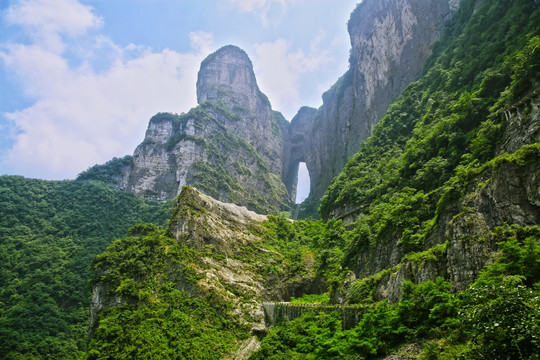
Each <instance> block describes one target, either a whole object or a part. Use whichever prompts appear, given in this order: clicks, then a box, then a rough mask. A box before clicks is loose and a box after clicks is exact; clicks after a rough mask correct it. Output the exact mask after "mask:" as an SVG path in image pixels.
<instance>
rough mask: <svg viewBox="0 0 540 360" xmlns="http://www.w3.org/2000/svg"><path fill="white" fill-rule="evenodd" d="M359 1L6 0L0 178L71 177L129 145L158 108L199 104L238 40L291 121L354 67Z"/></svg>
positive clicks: (0, 40)
mask: <svg viewBox="0 0 540 360" xmlns="http://www.w3.org/2000/svg"><path fill="white" fill-rule="evenodd" d="M357 2H359V1H358V0H0V175H3V174H10V175H22V176H25V177H31V178H40V179H49V180H60V179H73V178H75V177H76V176H77V174H78V173H80V172H81V171H84V170H86V169H88V168H89V167H90V166H92V165H94V164H101V163H104V162H106V161H108V160H110V159H112V158H113V157H122V156H124V155H130V154H133V151H134V150H135V147H136V146H137V145H138V144H139V143H140V142H141V141H142V140H143V139H144V134H145V131H146V128H147V125H148V120H149V119H150V118H151V117H152V115H154V114H156V113H157V112H172V113H178V114H181V113H183V112H187V111H189V109H191V108H193V107H195V106H196V105H197V102H196V89H195V84H196V80H197V72H198V71H199V67H200V63H201V61H202V60H203V59H204V58H205V57H206V56H208V55H209V54H211V53H212V52H214V51H216V50H217V49H219V48H221V47H222V46H225V45H228V44H233V45H236V46H239V47H240V48H242V49H244V50H245V51H246V52H247V54H248V55H249V57H250V59H251V61H252V63H253V66H254V71H255V75H256V78H257V82H258V85H259V88H260V89H261V91H262V92H263V93H265V94H266V95H267V96H268V98H269V99H270V102H271V103H272V108H273V109H274V110H277V111H281V112H282V113H283V114H284V116H285V117H286V118H287V119H288V120H291V119H292V117H293V116H294V115H295V114H296V112H297V111H298V109H299V108H300V107H301V106H304V105H307V106H312V107H319V106H320V105H321V104H322V100H321V95H322V93H323V92H324V91H326V90H328V89H329V88H330V87H331V86H332V85H333V84H334V83H335V82H336V81H337V79H338V78H339V77H340V76H341V75H343V73H345V71H346V70H347V68H348V57H349V49H350V41H349V36H348V34H347V25H346V24H347V20H348V19H349V15H350V13H351V12H352V10H353V9H354V8H355V6H356V3H357Z"/></svg>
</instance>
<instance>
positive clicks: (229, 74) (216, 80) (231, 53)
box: [197, 45, 285, 175]
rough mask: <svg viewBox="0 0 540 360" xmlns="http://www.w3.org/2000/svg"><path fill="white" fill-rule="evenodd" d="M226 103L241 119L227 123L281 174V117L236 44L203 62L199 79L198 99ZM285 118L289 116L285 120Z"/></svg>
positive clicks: (198, 100) (275, 171)
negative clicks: (262, 90) (276, 112)
mask: <svg viewBox="0 0 540 360" xmlns="http://www.w3.org/2000/svg"><path fill="white" fill-rule="evenodd" d="M206 101H215V102H222V103H223V104H225V106H226V107H227V108H228V109H229V110H230V111H231V112H232V113H233V114H235V115H237V116H238V117H239V118H240V121H232V122H231V121H230V122H227V123H224V125H225V126H226V127H227V128H228V129H229V130H230V131H231V132H232V133H234V134H235V135H237V136H239V137H241V138H243V139H245V140H247V141H248V142H249V143H250V144H252V145H253V146H254V147H255V149H257V151H258V152H259V153H260V155H261V156H262V157H263V159H264V160H265V162H266V163H267V165H268V167H269V169H270V171H271V172H272V173H274V174H278V175H281V166H282V164H281V163H282V161H281V148H282V146H283V140H282V135H281V131H280V130H281V129H280V127H279V119H276V118H275V117H276V116H278V117H279V115H276V114H275V113H274V112H273V111H272V107H271V105H270V102H269V101H268V98H267V97H266V96H265V95H264V94H263V93H262V92H261V91H260V90H259V87H258V85H257V81H256V79H255V74H254V73H253V65H252V64H251V60H249V57H248V56H247V54H246V53H245V52H244V51H243V50H241V49H240V48H238V47H236V46H232V45H229V46H225V47H223V48H221V49H219V50H218V51H216V52H215V53H213V54H211V55H210V56H208V57H207V58H206V59H205V60H204V61H203V62H202V63H201V69H200V70H199V74H198V79H197V102H198V103H199V104H203V103H204V102H206ZM282 121H285V119H282Z"/></svg>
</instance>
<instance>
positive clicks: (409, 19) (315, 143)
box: [305, 0, 459, 199]
mask: <svg viewBox="0 0 540 360" xmlns="http://www.w3.org/2000/svg"><path fill="white" fill-rule="evenodd" d="M458 5H459V1H457V0H428V1H412V0H365V1H363V2H362V3H360V4H359V5H357V7H356V9H355V10H354V11H353V13H352V14H351V18H350V20H349V23H348V30H349V35H350V39H351V56H350V59H349V67H350V68H349V71H347V72H346V73H345V74H344V75H343V76H342V78H341V79H339V81H338V82H337V83H336V84H335V85H334V86H333V87H332V88H331V89H330V90H328V91H327V92H326V93H325V94H324V95H323V105H322V107H321V108H320V109H319V111H318V113H317V115H316V117H315V119H314V120H313V123H314V125H313V128H312V130H311V134H310V136H307V137H306V139H307V144H306V153H305V154H306V155H305V156H306V165H307V167H308V169H309V170H310V176H311V191H312V193H311V195H312V196H313V197H315V198H317V199H320V198H321V197H322V195H323V194H324V192H325V191H326V189H327V188H328V186H329V185H330V181H331V180H332V179H333V178H334V177H335V176H337V175H338V174H339V173H340V172H341V170H342V169H343V166H344V165H345V162H346V161H347V159H348V158H349V157H351V156H352V155H353V154H355V153H356V152H357V151H358V149H359V148H360V146H361V144H362V142H363V141H364V140H365V139H366V138H367V137H368V136H369V135H370V134H371V131H372V130H373V127H374V126H375V124H377V122H378V121H379V120H380V119H381V118H382V116H383V115H384V113H385V112H386V109H387V107H388V106H389V105H390V103H391V102H392V101H393V100H394V99H395V98H396V97H397V96H398V95H399V94H400V93H401V92H402V91H403V90H404V89H405V87H406V86H407V85H408V84H409V83H411V82H412V81H414V80H416V79H418V77H419V76H420V74H421V71H422V68H423V66H424V62H425V61H426V59H427V58H428V57H429V56H430V55H431V47H432V45H433V44H434V43H435V41H437V40H438V38H439V35H440V30H441V29H442V26H443V24H444V23H445V22H446V21H447V20H448V19H449V18H450V17H451V16H452V14H453V12H454V11H455V10H456V9H457V6H458Z"/></svg>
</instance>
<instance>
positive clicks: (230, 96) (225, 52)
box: [197, 45, 259, 109]
mask: <svg viewBox="0 0 540 360" xmlns="http://www.w3.org/2000/svg"><path fill="white" fill-rule="evenodd" d="M258 93H259V88H258V86H257V81H256V79H255V73H254V72H253V65H252V63H251V60H250V59H249V57H248V55H247V54H246V52H245V51H244V50H242V49H240V48H239V47H237V46H234V45H227V46H224V47H222V48H221V49H219V50H217V51H216V52H214V53H213V54H211V55H209V56H208V57H207V58H206V59H205V60H204V61H203V62H202V63H201V68H200V70H199V74H198V78H197V102H198V103H199V104H202V103H203V102H205V101H207V100H213V101H218V100H223V101H225V102H226V103H227V104H230V105H240V106H242V107H247V108H249V109H252V108H253V106H254V105H255V104H254V103H253V102H254V100H255V99H256V98H257V97H258V96H257V95H258Z"/></svg>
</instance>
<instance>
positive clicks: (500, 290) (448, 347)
mask: <svg viewBox="0 0 540 360" xmlns="http://www.w3.org/2000/svg"><path fill="white" fill-rule="evenodd" d="M498 232H499V238H500V239H505V240H504V241H501V242H499V247H500V248H501V251H502V256H501V257H500V258H499V259H498V260H497V261H496V262H495V263H494V264H492V265H491V266H489V267H487V268H486V269H485V270H484V271H483V272H482V275H481V276H480V278H479V279H478V280H477V281H476V282H475V283H474V284H472V285H471V286H470V288H469V289H467V290H466V291H462V292H457V293H454V292H452V291H451V286H450V283H448V282H447V281H445V280H443V279H441V278H439V279H437V281H435V282H432V281H426V282H422V283H420V284H418V285H415V284H413V283H411V282H408V281H405V282H404V283H403V296H402V299H401V301H400V302H398V303H395V304H388V302H387V301H386V300H384V301H381V302H377V303H373V304H371V305H369V306H368V308H367V310H366V312H365V314H364V315H363V317H362V319H361V320H360V321H359V322H358V324H357V325H356V326H355V327H354V328H352V329H347V330H343V329H342V323H341V322H342V319H341V317H340V316H339V315H338V314H337V313H334V314H326V313H319V314H316V313H308V314H305V315H303V316H302V317H300V318H297V319H294V320H292V321H289V322H284V323H279V324H277V325H276V326H274V327H273V328H272V329H271V330H270V331H269V333H268V335H267V336H266V337H265V338H264V339H263V341H262V345H261V348H260V350H258V351H257V352H256V353H254V354H253V355H252V356H251V358H250V359H285V358H292V359H376V358H379V357H380V356H384V355H388V354H390V353H391V352H392V351H393V349H395V347H396V346H397V345H399V344H400V343H407V342H422V343H423V349H424V350H423V352H422V354H421V356H420V359H456V358H460V359H461V358H463V359H537V355H538V354H537V349H538V345H539V344H538V341H539V340H538V339H540V326H539V325H538V321H537V319H538V316H540V300H539V299H540V297H539V295H540V282H539V281H540V271H539V270H540V267H539V266H540V257H539V256H538V255H540V244H539V243H538V241H537V239H539V238H540V234H539V233H538V228H537V227H536V228H519V229H518V228H508V229H499V230H498ZM529 234H535V235H533V236H528V237H526V238H525V239H521V238H522V237H523V236H524V235H529ZM527 284H532V285H531V286H528V285H527Z"/></svg>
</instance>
